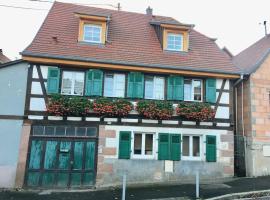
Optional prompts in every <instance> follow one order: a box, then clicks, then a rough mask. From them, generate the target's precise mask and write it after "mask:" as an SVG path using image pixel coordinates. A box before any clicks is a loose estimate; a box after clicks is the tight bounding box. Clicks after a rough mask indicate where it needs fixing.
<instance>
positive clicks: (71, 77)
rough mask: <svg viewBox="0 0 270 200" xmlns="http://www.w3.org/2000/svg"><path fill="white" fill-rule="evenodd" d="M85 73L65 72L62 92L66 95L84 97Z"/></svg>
mask: <svg viewBox="0 0 270 200" xmlns="http://www.w3.org/2000/svg"><path fill="white" fill-rule="evenodd" d="M83 87H84V73H83V72H69V71H64V72H63V78H62V90H61V93H62V94H64V95H80V96H82V95H83Z"/></svg>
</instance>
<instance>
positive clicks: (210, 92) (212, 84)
mask: <svg viewBox="0 0 270 200" xmlns="http://www.w3.org/2000/svg"><path fill="white" fill-rule="evenodd" d="M206 101H207V102H210V103H216V79H214V78H208V79H206Z"/></svg>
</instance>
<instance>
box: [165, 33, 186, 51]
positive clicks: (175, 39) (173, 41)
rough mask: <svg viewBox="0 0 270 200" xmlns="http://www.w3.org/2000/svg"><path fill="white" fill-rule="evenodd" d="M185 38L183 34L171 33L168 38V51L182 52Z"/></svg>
mask: <svg viewBox="0 0 270 200" xmlns="http://www.w3.org/2000/svg"><path fill="white" fill-rule="evenodd" d="M182 43H183V36H182V35H181V34H173V33H169V34H168V36H167V49H169V50H176V51H180V50H182Z"/></svg>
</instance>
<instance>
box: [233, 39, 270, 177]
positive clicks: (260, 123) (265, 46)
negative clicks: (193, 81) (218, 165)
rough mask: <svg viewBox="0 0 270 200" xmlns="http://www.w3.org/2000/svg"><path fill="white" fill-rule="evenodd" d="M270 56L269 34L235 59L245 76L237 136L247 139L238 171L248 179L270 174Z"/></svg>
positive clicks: (239, 90)
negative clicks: (248, 177)
mask: <svg viewBox="0 0 270 200" xmlns="http://www.w3.org/2000/svg"><path fill="white" fill-rule="evenodd" d="M269 53H270V36H269V35H267V36H265V37H263V38H262V39H261V40H259V41H257V42H256V43H255V44H253V45H251V46H250V47H248V48H247V49H245V50H244V51H242V52H240V53H239V54H238V55H236V56H235V57H233V62H234V64H235V65H236V66H237V67H240V68H242V69H243V73H244V80H243V82H240V83H239V84H238V85H237V88H236V92H237V94H236V96H237V105H236V110H237V117H236V122H237V123H236V133H237V134H238V137H240V136H241V135H242V136H244V137H245V140H239V141H240V142H239V148H241V149H242V150H245V151H242V156H240V157H239V162H238V164H239V166H238V168H239V170H240V171H242V172H243V173H244V174H245V173H246V175H247V176H263V175H270V56H269ZM242 91H243V92H242ZM241 141H242V142H241ZM243 144H244V145H243ZM244 155H245V157H244Z"/></svg>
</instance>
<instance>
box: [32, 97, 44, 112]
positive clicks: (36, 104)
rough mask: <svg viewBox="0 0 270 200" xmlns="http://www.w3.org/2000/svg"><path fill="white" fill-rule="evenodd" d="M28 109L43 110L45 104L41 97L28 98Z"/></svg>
mask: <svg viewBox="0 0 270 200" xmlns="http://www.w3.org/2000/svg"><path fill="white" fill-rule="evenodd" d="M30 110H31V111H45V110H46V104H45V101H44V99H43V98H31V99H30Z"/></svg>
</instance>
